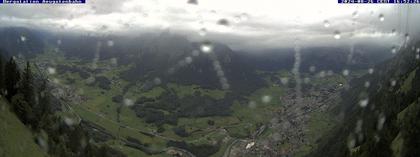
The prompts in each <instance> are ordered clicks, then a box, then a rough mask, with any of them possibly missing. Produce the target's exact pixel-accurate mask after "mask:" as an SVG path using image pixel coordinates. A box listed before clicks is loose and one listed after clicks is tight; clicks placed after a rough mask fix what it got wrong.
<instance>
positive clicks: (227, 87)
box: [222, 83, 230, 90]
mask: <svg viewBox="0 0 420 157" xmlns="http://www.w3.org/2000/svg"><path fill="white" fill-rule="evenodd" d="M222 88H223V89H224V90H227V89H229V88H230V86H229V84H227V83H224V84H222Z"/></svg>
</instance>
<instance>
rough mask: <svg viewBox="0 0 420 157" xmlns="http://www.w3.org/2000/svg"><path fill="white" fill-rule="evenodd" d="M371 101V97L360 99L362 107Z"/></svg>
mask: <svg viewBox="0 0 420 157" xmlns="http://www.w3.org/2000/svg"><path fill="white" fill-rule="evenodd" d="M368 103H369V99H363V100H360V101H359V105H360V107H366V106H367V105H368Z"/></svg>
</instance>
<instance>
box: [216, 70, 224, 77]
mask: <svg viewBox="0 0 420 157" xmlns="http://www.w3.org/2000/svg"><path fill="white" fill-rule="evenodd" d="M217 76H219V77H224V76H225V73H224V72H223V71H222V70H218V71H217Z"/></svg>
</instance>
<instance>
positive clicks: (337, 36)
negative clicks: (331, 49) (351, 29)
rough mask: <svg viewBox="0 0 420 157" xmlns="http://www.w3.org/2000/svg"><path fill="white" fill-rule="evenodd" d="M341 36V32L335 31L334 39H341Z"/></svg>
mask: <svg viewBox="0 0 420 157" xmlns="http://www.w3.org/2000/svg"><path fill="white" fill-rule="evenodd" d="M340 38H341V35H340V31H334V39H340Z"/></svg>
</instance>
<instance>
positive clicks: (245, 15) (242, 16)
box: [240, 13, 249, 21]
mask: <svg viewBox="0 0 420 157" xmlns="http://www.w3.org/2000/svg"><path fill="white" fill-rule="evenodd" d="M240 18H241V21H246V20H248V19H249V15H248V14H247V13H242V14H241V15H240Z"/></svg>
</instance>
